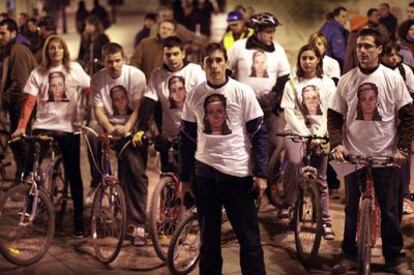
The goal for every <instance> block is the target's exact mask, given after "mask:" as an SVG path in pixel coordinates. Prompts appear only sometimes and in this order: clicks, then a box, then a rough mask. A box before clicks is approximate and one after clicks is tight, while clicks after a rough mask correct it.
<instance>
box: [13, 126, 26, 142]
mask: <svg viewBox="0 0 414 275" xmlns="http://www.w3.org/2000/svg"><path fill="white" fill-rule="evenodd" d="M25 132H26V129H24V128H17V129H16V131H14V132H13V133H12V134H11V138H12V139H15V138H17V137H20V136H22V135H23V134H24V133H25Z"/></svg>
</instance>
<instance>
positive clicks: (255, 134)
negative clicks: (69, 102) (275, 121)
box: [246, 117, 269, 178]
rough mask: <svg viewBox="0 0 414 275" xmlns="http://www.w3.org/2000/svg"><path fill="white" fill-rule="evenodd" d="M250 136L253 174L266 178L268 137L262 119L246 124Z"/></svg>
mask: <svg viewBox="0 0 414 275" xmlns="http://www.w3.org/2000/svg"><path fill="white" fill-rule="evenodd" d="M246 129H247V132H248V133H249V135H250V139H251V143H252V150H251V151H252V154H253V156H252V157H253V167H254V169H253V173H254V176H255V177H259V178H267V176H268V175H267V163H268V157H269V135H268V133H267V129H266V126H265V125H264V123H263V117H258V118H256V119H252V120H250V121H247V122H246Z"/></svg>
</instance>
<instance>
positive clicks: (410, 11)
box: [407, 6, 414, 19]
mask: <svg viewBox="0 0 414 275" xmlns="http://www.w3.org/2000/svg"><path fill="white" fill-rule="evenodd" d="M407 19H414V7H410V6H409V7H408V8H407Z"/></svg>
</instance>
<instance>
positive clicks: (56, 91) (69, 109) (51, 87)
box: [23, 62, 90, 133]
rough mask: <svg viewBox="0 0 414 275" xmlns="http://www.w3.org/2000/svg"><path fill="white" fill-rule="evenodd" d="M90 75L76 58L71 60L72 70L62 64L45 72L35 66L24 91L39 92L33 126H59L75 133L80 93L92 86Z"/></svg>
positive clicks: (47, 127) (58, 127) (45, 127)
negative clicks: (74, 125)
mask: <svg viewBox="0 0 414 275" xmlns="http://www.w3.org/2000/svg"><path fill="white" fill-rule="evenodd" d="M89 84H90V78H89V76H88V75H87V74H86V73H85V71H84V70H83V69H82V67H81V66H80V65H79V64H78V63H77V62H71V63H70V72H67V71H66V69H65V68H64V67H63V66H57V67H52V68H50V69H49V70H48V71H47V72H46V73H42V72H41V70H40V69H39V68H37V69H35V70H33V71H32V72H31V74H30V76H29V78H28V80H27V82H26V85H25V87H24V89H23V91H24V92H25V93H27V94H30V95H33V96H36V97H37V99H36V101H37V102H36V103H37V107H36V120H35V122H34V124H33V129H45V130H56V131H63V132H69V133H72V132H74V131H75V129H74V128H73V125H72V123H73V122H77V121H78V119H79V117H78V108H77V107H78V97H79V94H80V92H81V91H82V89H83V88H86V87H89Z"/></svg>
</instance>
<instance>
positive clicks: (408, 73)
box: [394, 63, 414, 94]
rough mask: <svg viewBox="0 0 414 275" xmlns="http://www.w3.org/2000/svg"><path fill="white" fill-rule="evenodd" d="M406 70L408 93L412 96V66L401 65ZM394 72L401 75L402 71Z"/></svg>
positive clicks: (413, 86) (413, 91)
mask: <svg viewBox="0 0 414 275" xmlns="http://www.w3.org/2000/svg"><path fill="white" fill-rule="evenodd" d="M401 65H402V66H403V68H404V72H405V85H406V86H407V89H408V92H409V93H410V94H413V93H414V73H413V70H412V69H411V67H410V66H408V65H406V64H404V63H402V64H401ZM394 71H396V72H398V73H399V74H401V73H400V70H399V69H398V67H397V68H395V69H394Z"/></svg>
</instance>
